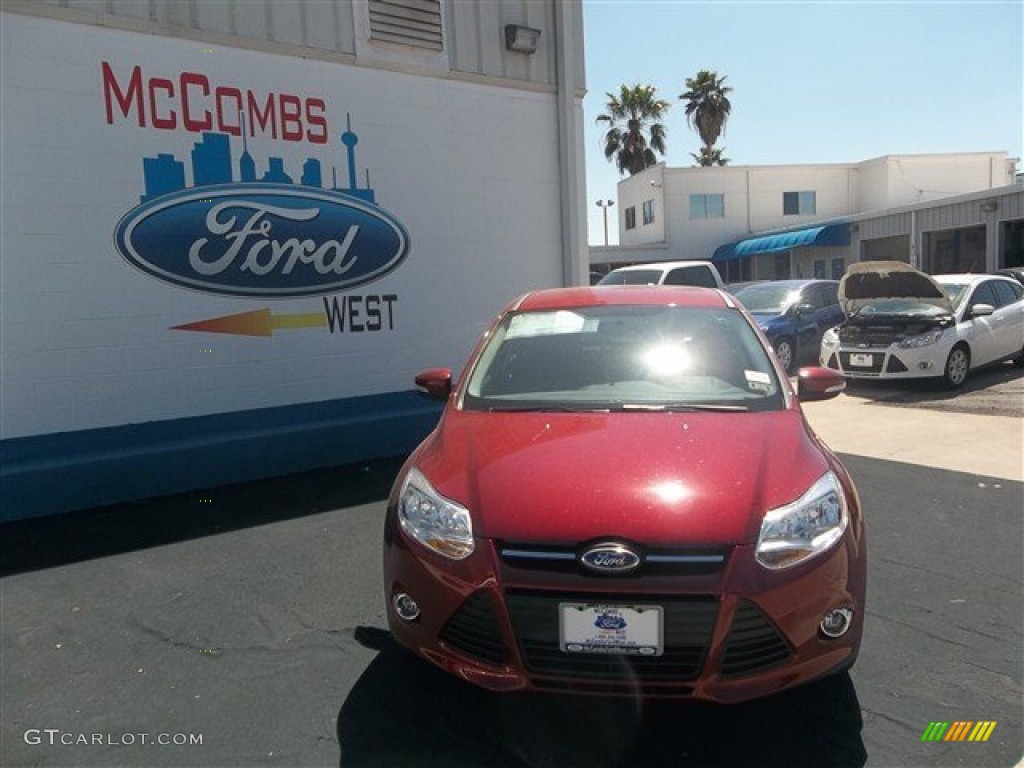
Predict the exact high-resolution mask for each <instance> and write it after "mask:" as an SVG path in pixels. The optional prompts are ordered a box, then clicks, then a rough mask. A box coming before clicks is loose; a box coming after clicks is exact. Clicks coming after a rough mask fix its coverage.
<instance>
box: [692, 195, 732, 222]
mask: <svg viewBox="0 0 1024 768" xmlns="http://www.w3.org/2000/svg"><path fill="white" fill-rule="evenodd" d="M724 216H725V195H690V218H691V219H721V218H722V217H724Z"/></svg>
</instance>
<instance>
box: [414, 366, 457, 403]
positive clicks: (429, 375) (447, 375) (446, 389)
mask: <svg viewBox="0 0 1024 768" xmlns="http://www.w3.org/2000/svg"><path fill="white" fill-rule="evenodd" d="M416 391H417V392H419V393H420V394H421V395H423V396H425V397H429V398H430V399H431V400H447V399H448V397H449V396H450V395H451V393H452V369H451V368H431V369H430V370H427V371H423V372H422V373H420V374H418V375H417V376H416Z"/></svg>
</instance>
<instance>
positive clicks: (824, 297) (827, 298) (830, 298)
mask: <svg viewBox="0 0 1024 768" xmlns="http://www.w3.org/2000/svg"><path fill="white" fill-rule="evenodd" d="M819 288H820V290H821V301H822V304H823V305H824V306H826V307H832V306H835V305H836V304H838V303H839V284H838V283H822V285H821V286H819Z"/></svg>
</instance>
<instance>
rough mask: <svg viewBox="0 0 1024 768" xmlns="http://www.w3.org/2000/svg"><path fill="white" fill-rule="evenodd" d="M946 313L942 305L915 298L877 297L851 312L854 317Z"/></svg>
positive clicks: (914, 315)
mask: <svg viewBox="0 0 1024 768" xmlns="http://www.w3.org/2000/svg"><path fill="white" fill-rule="evenodd" d="M948 314H949V312H947V311H946V310H945V309H943V308H942V307H937V306H935V305H934V304H929V303H928V302H926V301H917V300H915V299H878V300H876V301H872V302H871V303H870V304H865V305H864V306H862V307H861V308H860V309H858V310H857V311H856V312H854V313H853V315H854V317H870V316H872V315H879V316H885V317H941V316H942V315H948Z"/></svg>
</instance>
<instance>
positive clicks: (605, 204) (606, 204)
mask: <svg viewBox="0 0 1024 768" xmlns="http://www.w3.org/2000/svg"><path fill="white" fill-rule="evenodd" d="M594 205H596V206H597V207H598V208H600V209H601V210H602V211H604V244H605V245H608V209H609V208H611V207H612V206H613V205H615V201H614V200H598V201H597V202H596V203H594Z"/></svg>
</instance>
